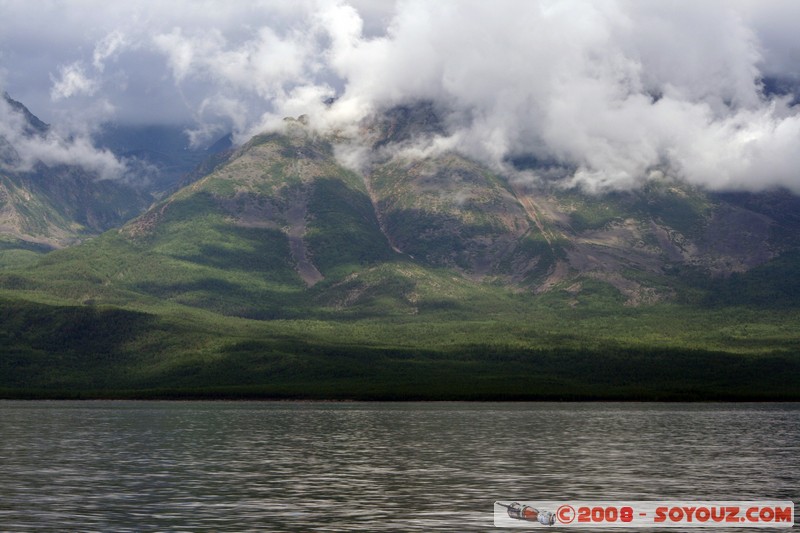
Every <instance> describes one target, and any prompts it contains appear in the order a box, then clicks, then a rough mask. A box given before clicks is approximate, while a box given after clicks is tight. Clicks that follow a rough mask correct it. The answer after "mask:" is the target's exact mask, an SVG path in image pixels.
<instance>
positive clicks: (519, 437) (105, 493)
mask: <svg viewBox="0 0 800 533" xmlns="http://www.w3.org/2000/svg"><path fill="white" fill-rule="evenodd" d="M515 499H519V500H563V499H574V500H622V499H627V500H653V499H658V500H703V499H705V500H762V499H772V500H793V501H795V503H798V501H800V404H612V403H591V404H581V403H565V404H546V403H312V402H106V401H96V402H12V401H6V402H0V530H2V531H33V530H35V531H47V530H53V531H64V530H78V531H93V530H97V531H155V530H159V531H164V530H167V531H244V530H250V531H252V530H256V531H361V530H363V531H499V530H497V529H495V528H494V527H493V521H492V518H493V514H492V510H493V502H494V501H495V500H515ZM715 531H724V530H722V529H715ZM731 531H740V532H741V531H747V529H738V528H737V529H732V530H731ZM761 531H763V530H761Z"/></svg>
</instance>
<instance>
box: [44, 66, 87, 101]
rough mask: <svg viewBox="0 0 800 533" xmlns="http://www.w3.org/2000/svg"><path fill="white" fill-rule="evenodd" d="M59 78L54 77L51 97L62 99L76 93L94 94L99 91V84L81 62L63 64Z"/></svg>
mask: <svg viewBox="0 0 800 533" xmlns="http://www.w3.org/2000/svg"><path fill="white" fill-rule="evenodd" d="M59 70H60V71H59V76H58V78H53V88H52V89H51V90H50V97H51V98H52V99H53V100H61V99H63V98H70V97H72V96H76V95H86V96H92V95H93V94H94V93H96V92H97V89H98V84H97V82H96V81H95V80H93V79H91V78H89V77H88V76H87V75H86V72H85V71H84V68H83V66H82V65H81V64H80V63H79V62H75V63H72V64H70V65H66V66H63V67H61V68H60V69H59Z"/></svg>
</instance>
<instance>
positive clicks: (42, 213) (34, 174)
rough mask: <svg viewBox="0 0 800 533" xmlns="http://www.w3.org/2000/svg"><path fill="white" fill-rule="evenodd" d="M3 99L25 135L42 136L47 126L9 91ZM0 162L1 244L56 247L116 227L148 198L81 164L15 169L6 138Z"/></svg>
mask: <svg viewBox="0 0 800 533" xmlns="http://www.w3.org/2000/svg"><path fill="white" fill-rule="evenodd" d="M4 99H5V102H6V103H7V104H8V105H9V106H10V107H11V109H12V110H13V111H12V112H14V113H18V114H19V115H21V117H22V118H23V130H24V135H28V136H41V137H42V138H43V142H44V137H43V136H44V135H46V134H47V133H48V131H49V126H48V125H47V124H45V123H44V122H42V121H41V120H40V119H38V118H37V117H36V116H35V115H33V114H32V113H31V112H30V111H29V110H28V109H27V108H26V107H25V106H24V105H23V104H21V103H20V102H17V101H15V100H12V99H11V98H10V97H9V96H8V95H7V94H6V95H4ZM0 145H4V146H5V153H6V156H5V157H6V160H5V162H4V164H2V165H0V247H2V248H8V247H11V248H14V247H21V248H31V247H32V248H38V249H48V248H60V247H63V246H67V245H70V244H74V243H76V242H79V241H80V240H82V239H83V238H85V237H87V236H91V235H96V234H98V233H101V232H103V231H105V230H108V229H110V228H113V227H115V226H119V225H120V224H122V223H123V222H125V221H126V220H129V219H130V218H132V217H133V216H135V215H137V214H139V213H141V212H142V211H143V210H144V209H145V208H146V207H147V206H148V205H149V204H150V203H151V202H152V198H151V197H150V195H149V194H148V193H146V192H145V191H143V190H141V189H140V188H137V187H134V186H132V185H130V184H128V183H123V182H119V181H113V180H100V179H98V178H97V176H95V175H93V174H92V173H90V172H87V171H86V170H84V169H83V168H81V167H79V166H70V165H53V166H48V165H45V164H43V163H41V162H40V163H37V164H36V165H35V166H34V167H33V168H32V169H31V170H24V171H20V170H16V169H15V165H14V164H13V163H14V159H15V158H16V157H17V155H16V149H15V147H14V146H13V144H12V143H10V142H9V141H8V140H7V139H3V138H0Z"/></svg>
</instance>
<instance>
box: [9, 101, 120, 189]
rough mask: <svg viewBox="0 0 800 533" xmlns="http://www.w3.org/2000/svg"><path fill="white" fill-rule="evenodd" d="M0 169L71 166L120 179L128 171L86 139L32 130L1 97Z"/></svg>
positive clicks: (115, 159)
mask: <svg viewBox="0 0 800 533" xmlns="http://www.w3.org/2000/svg"><path fill="white" fill-rule="evenodd" d="M0 145H2V146H3V148H4V149H3V150H2V154H1V155H0V168H5V169H6V170H11V171H16V172H27V171H30V170H33V169H34V167H35V166H36V165H37V164H39V163H43V164H45V165H47V166H56V165H74V166H79V167H83V168H84V169H86V170H87V171H89V172H92V173H94V174H95V175H96V176H97V177H98V179H121V178H123V177H125V175H126V173H127V172H128V167H127V165H126V163H125V162H123V161H120V160H119V159H117V157H116V156H114V154H112V153H111V152H109V151H108V150H101V149H97V148H95V147H94V146H93V144H92V142H91V140H90V139H89V138H88V137H86V136H69V137H65V136H62V135H60V134H59V133H58V132H57V131H56V130H54V129H52V128H50V129H48V130H47V131H32V130H31V128H30V126H29V125H28V122H27V119H26V117H25V116H24V115H23V114H22V112H21V111H20V110H18V109H15V108H14V107H12V106H11V105H10V104H9V102H8V101H7V100H6V98H5V97H3V98H0Z"/></svg>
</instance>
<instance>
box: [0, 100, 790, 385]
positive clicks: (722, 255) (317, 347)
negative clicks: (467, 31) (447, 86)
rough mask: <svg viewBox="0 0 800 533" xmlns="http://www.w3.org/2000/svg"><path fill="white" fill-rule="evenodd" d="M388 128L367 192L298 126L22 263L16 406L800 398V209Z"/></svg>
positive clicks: (14, 296) (8, 328) (8, 273)
mask: <svg viewBox="0 0 800 533" xmlns="http://www.w3.org/2000/svg"><path fill="white" fill-rule="evenodd" d="M424 116H427V115H424ZM387 117H388V118H386V120H385V121H384V122H381V123H379V124H378V126H374V125H373V126H372V130H371V131H370V135H372V136H373V149H374V151H375V154H376V155H375V157H373V158H372V159H371V160H370V162H369V164H368V166H367V168H366V171H365V175H364V176H362V175H359V174H357V173H355V172H353V171H351V170H349V169H347V168H345V167H344V166H342V165H341V164H340V163H339V162H338V161H337V159H336V157H335V147H334V140H333V139H329V138H324V137H321V136H319V135H317V134H315V133H313V132H312V131H311V130H310V129H309V128H307V127H306V126H305V125H304V122H303V121H302V120H296V121H295V120H290V121H287V127H286V132H285V133H283V134H277V133H275V134H269V135H262V136H258V137H256V138H254V139H252V140H251V141H250V142H249V143H247V144H246V145H244V146H242V147H241V148H240V149H238V150H237V151H236V152H235V153H232V154H230V155H228V156H226V157H225V158H223V159H218V160H216V161H215V162H214V163H213V164H212V165H210V166H209V169H210V173H208V174H207V175H204V176H198V177H197V179H196V180H195V181H193V182H191V183H190V184H188V185H186V186H185V187H183V188H181V189H180V190H179V191H177V192H176V193H175V194H173V195H171V196H169V197H168V198H165V199H164V200H163V201H161V202H159V203H157V204H155V205H153V206H152V207H151V208H150V209H149V210H148V211H147V212H145V213H144V214H142V215H141V216H139V217H137V218H135V219H133V220H131V221H130V222H129V223H127V224H125V225H124V226H123V227H121V228H120V229H115V230H111V231H108V232H106V233H104V234H103V235H101V236H99V237H97V238H95V239H92V240H90V241H88V242H84V243H82V244H80V245H78V246H72V247H69V248H66V249H63V250H58V251H54V252H51V253H49V254H47V255H46V256H44V257H42V258H41V259H39V260H38V261H37V262H36V263H35V264H33V265H31V266H28V267H26V268H19V267H15V265H14V264H13V263H12V262H9V263H8V264H7V265H6V268H5V269H4V270H0V304H2V314H0V342H1V343H2V345H3V346H5V348H4V349H3V352H2V353H0V368H2V369H3V372H2V373H0V376H1V377H0V393H1V394H5V395H6V396H20V395H26V394H27V395H34V396H35V395H40V396H42V395H45V396H46V395H56V396H58V395H61V396H64V395H88V396H109V395H110V396H125V395H133V396H165V395H166V396H170V395H178V396H181V395H190V396H214V395H222V396H239V395H244V396H258V397H263V396H267V397H315V398H342V397H351V398H352V397H359V398H382V399H388V398H465V399H466V398H470V399H477V398H505V399H512V398H528V399H535V398H540V399H541V398H556V399H557V398H607V399H608V398H622V399H624V398H627V399H656V398H661V399H703V398H705V399H709V398H717V399H798V398H800V377H798V376H800V372H796V371H795V370H796V369H797V367H798V365H800V358H798V356H797V353H798V348H800V335H798V333H797V331H796V324H797V323H798V319H800V298H799V296H800V295H798V293H797V291H796V290H794V287H795V283H794V279H796V276H795V274H796V273H797V272H798V271H800V269H798V265H800V259H799V256H798V252H797V250H798V242H797V237H796V236H797V235H798V234H799V233H800V226H798V219H797V217H796V216H795V215H794V214H793V213H796V212H797V211H794V212H792V209H793V206H795V205H796V202H797V200H796V198H795V197H793V196H791V195H789V194H788V193H780V192H776V193H770V194H764V195H722V194H710V193H708V192H705V191H702V190H698V189H696V188H693V187H690V186H687V185H685V184H681V183H677V182H671V181H668V180H662V181H653V182H651V183H650V184H648V186H647V187H645V188H644V189H642V190H639V191H632V192H628V193H614V194H608V195H604V196H599V197H598V196H590V195H587V194H585V193H581V192H579V191H575V190H571V191H570V190H562V189H559V188H557V187H555V186H551V185H548V184H547V183H537V184H534V183H531V182H520V181H514V180H510V179H508V178H507V177H505V176H503V175H501V174H498V173H496V172H493V171H491V170H490V169H488V168H486V167H484V166H482V165H480V164H478V163H476V162H474V161H470V160H468V159H467V158H465V157H463V156H462V155H459V154H456V153H441V154H437V155H431V156H429V157H425V158H421V159H420V158H416V159H412V158H410V157H406V156H403V155H402V150H401V149H398V148H401V144H402V143H403V142H405V141H406V140H407V139H408V137H409V135H412V134H413V129H414V128H415V127H418V126H416V125H415V124H409V123H408V120H409V117H411V118H412V119H413V120H415V121H416V120H418V118H419V117H417V116H416V115H415V111H414V110H412V111H411V112H402V113H395V114H389V115H388V116H387ZM415 117H416V118H415ZM419 127H422V129H423V132H426V131H427V132H432V131H434V132H435V131H436V125H435V121H433V122H423V124H422V126H419Z"/></svg>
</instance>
